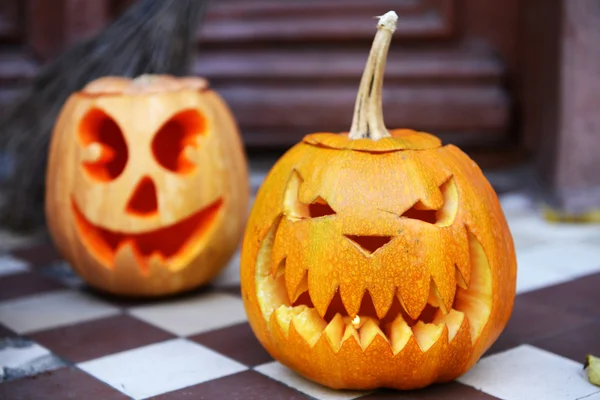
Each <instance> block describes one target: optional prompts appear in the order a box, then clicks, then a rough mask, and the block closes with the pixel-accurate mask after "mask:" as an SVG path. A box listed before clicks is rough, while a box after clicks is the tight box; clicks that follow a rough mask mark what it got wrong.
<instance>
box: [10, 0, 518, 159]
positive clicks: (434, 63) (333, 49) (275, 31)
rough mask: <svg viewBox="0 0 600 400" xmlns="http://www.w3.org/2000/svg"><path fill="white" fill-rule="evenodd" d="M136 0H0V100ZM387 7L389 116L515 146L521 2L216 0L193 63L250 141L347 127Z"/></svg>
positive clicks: (487, 143) (461, 141)
mask: <svg viewBox="0 0 600 400" xmlns="http://www.w3.org/2000/svg"><path fill="white" fill-rule="evenodd" d="M131 2H132V0H97V1H93V2H90V1H87V0H53V1H47V0H27V1H24V0H4V1H2V2H1V4H2V5H0V41H1V43H0V82H3V84H6V85H3V87H2V88H1V90H0V107H1V108H3V105H6V104H7V103H8V102H10V101H11V99H13V98H14V97H13V96H14V92H13V88H14V89H15V90H16V89H17V87H18V86H19V85H18V82H23V81H26V80H27V79H28V77H30V76H31V74H32V73H33V72H34V71H35V69H36V68H37V67H38V66H39V65H40V63H43V61H44V60H45V59H48V58H50V57H52V56H53V55H54V54H56V53H57V52H59V51H61V50H62V49H63V48H65V47H66V46H68V45H69V44H71V43H74V42H75V41H76V40H78V39H80V38H82V37H85V36H87V35H89V34H92V33H93V32H95V31H97V30H98V29H100V28H101V27H102V26H104V25H105V24H106V23H108V22H109V21H110V19H111V18H113V17H114V16H116V15H118V14H119V12H121V10H122V9H123V7H125V6H126V5H127V4H129V3H131ZM49 4H51V6H49ZM392 9H393V10H395V11H396V12H397V13H398V14H399V16H400V19H399V24H398V30H397V32H396V34H395V35H394V39H393V42H392V47H391V52H390V55H389V59H388V66H387V70H386V76H385V82H384V93H383V96H384V100H383V101H384V116H385V119H386V123H387V126H388V127H389V128H397V127H410V128H414V129H421V130H426V131H429V132H432V133H434V134H437V135H439V136H440V137H441V138H442V139H443V141H444V142H451V143H455V144H458V145H460V146H462V147H464V148H466V149H468V150H472V151H475V150H477V149H484V150H486V151H491V152H497V151H499V149H505V148H510V149H512V148H514V146H518V145H519V143H520V142H521V141H522V137H521V136H522V134H521V132H520V131H519V128H520V126H519V120H520V118H519V112H520V110H521V106H520V104H519V93H518V90H517V89H518V88H517V87H516V86H515V82H517V81H518V77H519V64H518V59H517V44H518V41H519V36H518V35H519V32H518V20H519V18H518V16H519V2H518V1H517V0H504V1H502V2H499V1H496V0H369V1H364V0H328V1H323V0H219V1H213V2H212V5H211V7H210V9H209V13H208V15H207V17H206V19H205V23H204V25H203V27H202V29H201V30H200V31H199V32H198V56H197V58H196V60H195V63H194V65H193V73H195V74H198V75H203V76H205V77H207V78H208V79H209V80H210V81H211V84H212V86H213V87H215V88H216V89H217V90H218V91H219V92H221V93H222V95H223V96H224V97H225V99H226V100H227V101H228V102H229V104H230V105H231V107H232V109H233V111H234V113H235V115H236V117H237V119H238V121H239V123H240V126H241V128H242V133H243V136H244V140H245V143H246V144H247V146H248V149H249V151H254V150H259V149H260V150H264V149H273V150H278V151H280V150H283V149H286V148H288V147H289V146H291V145H292V144H294V143H296V142H297V141H298V140H299V139H300V138H301V137H302V136H303V135H305V134H307V133H310V132H314V131H333V132H338V131H346V130H347V129H348V128H349V125H350V122H351V114H352V110H353V103H354V98H355V95H356V91H357V88H358V83H359V80H360V75H361V71H362V68H363V66H364V63H365V61H366V57H367V54H368V51H369V48H370V45H371V41H372V38H373V34H374V32H375V20H374V19H371V18H369V16H376V15H381V14H383V13H385V12H386V11H389V10H392ZM9 86H10V87H9Z"/></svg>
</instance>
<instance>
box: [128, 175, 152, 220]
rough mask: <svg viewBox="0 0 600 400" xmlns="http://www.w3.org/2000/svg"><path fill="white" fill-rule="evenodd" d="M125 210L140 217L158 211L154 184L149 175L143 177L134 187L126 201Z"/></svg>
mask: <svg viewBox="0 0 600 400" xmlns="http://www.w3.org/2000/svg"><path fill="white" fill-rule="evenodd" d="M127 212H128V213H129V214H133V215H137V216H141V217H147V216H150V215H153V214H156V213H157V212H158V200H157V198H156V186H155V185H154V182H153V181H152V179H150V177H148V176H145V177H143V178H142V179H141V180H140V182H139V183H138V184H137V186H136V187H135V190H134V191H133V194H132V195H131V198H130V199H129V202H128V203H127Z"/></svg>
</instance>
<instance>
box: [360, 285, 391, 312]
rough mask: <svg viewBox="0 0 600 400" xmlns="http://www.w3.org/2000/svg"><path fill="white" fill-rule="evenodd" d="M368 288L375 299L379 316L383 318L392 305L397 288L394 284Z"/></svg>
mask: <svg viewBox="0 0 600 400" xmlns="http://www.w3.org/2000/svg"><path fill="white" fill-rule="evenodd" d="M367 290H368V291H369V294H370V295H371V300H373V306H375V312H376V313H377V317H378V318H379V319H383V318H384V317H385V316H386V315H387V313H388V311H389V310H390V307H391V306H392V302H393V300H394V295H395V292H396V288H395V287H393V285H382V286H380V287H371V288H369V289H367Z"/></svg>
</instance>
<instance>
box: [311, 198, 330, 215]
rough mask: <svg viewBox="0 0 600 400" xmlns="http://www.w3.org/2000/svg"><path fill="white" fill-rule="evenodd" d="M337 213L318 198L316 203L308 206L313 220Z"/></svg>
mask: <svg viewBox="0 0 600 400" xmlns="http://www.w3.org/2000/svg"><path fill="white" fill-rule="evenodd" d="M335 213H336V212H335V211H333V208H331V206H330V205H329V204H327V202H326V201H325V200H323V199H322V198H321V197H317V199H316V200H315V201H313V202H312V203H311V204H309V205H308V214H309V216H310V217H311V218H319V217H325V216H327V215H333V214H335Z"/></svg>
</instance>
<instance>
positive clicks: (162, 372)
mask: <svg viewBox="0 0 600 400" xmlns="http://www.w3.org/2000/svg"><path fill="white" fill-rule="evenodd" d="M78 367H79V368H81V369H82V370H84V371H86V372H87V373H89V374H91V375H93V376H95V377H96V378H98V379H100V380H102V381H104V382H106V383H107V384H109V385H110V386H112V387H114V388H115V389H117V390H120V391H121V392H123V393H125V394H127V395H129V396H131V397H133V398H134V399H144V398H147V397H150V396H157V395H160V394H162V393H166V392H170V391H173V390H177V389H181V388H184V387H187V386H191V385H196V384H199V383H202V382H206V381H208V380H211V379H216V378H220V377H223V376H226V375H231V374H235V373H237V372H240V371H244V370H246V369H247V368H246V367H245V366H244V365H242V364H240V363H238V362H236V361H233V360H231V359H229V358H227V357H224V356H222V355H220V354H218V353H216V352H214V351H212V350H210V349H207V348H205V347H203V346H201V345H199V344H196V343H193V342H190V341H187V340H185V339H173V340H168V341H165V342H161V343H156V344H152V345H149V346H144V347H140V348H137V349H133V350H128V351H124V352H121V353H116V354H112V355H109V356H106V357H102V358H98V359H95V360H91V361H86V362H84V363H81V364H78Z"/></svg>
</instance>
